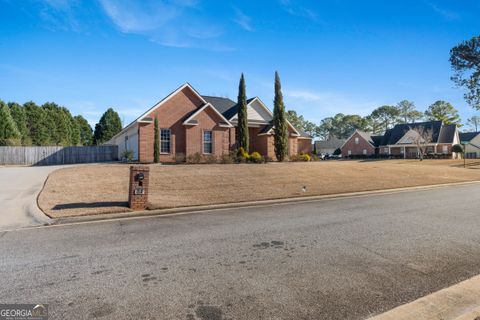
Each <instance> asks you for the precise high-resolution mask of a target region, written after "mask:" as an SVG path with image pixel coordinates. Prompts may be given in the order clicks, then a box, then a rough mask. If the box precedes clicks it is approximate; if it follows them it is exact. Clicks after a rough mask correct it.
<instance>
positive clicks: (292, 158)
mask: <svg viewBox="0 0 480 320" xmlns="http://www.w3.org/2000/svg"><path fill="white" fill-rule="evenodd" d="M310 160H311V158H310V156H309V155H308V154H306V153H303V152H300V153H299V154H295V155H292V156H290V161H292V162H299V161H303V162H308V161H310Z"/></svg>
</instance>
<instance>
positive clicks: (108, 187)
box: [38, 160, 480, 217]
mask: <svg viewBox="0 0 480 320" xmlns="http://www.w3.org/2000/svg"><path fill="white" fill-rule="evenodd" d="M150 170H151V171H150V195H149V200H150V206H149V208H150V209H159V208H173V207H182V206H194V205H203V204H218V203H228V202H241V201H250V200H265V199H276V198H287V197H301V196H312V195H327V194H335V193H344V192H354V191H368V190H381V189H388V188H399V187H409V186H421V185H431V184H440V183H448V182H461V181H475V180H476V181H480V160H477V161H473V160H470V162H469V166H468V167H467V169H464V168H463V160H425V161H422V162H420V161H417V160H383V161H321V162H309V163H268V164H214V165H151V166H150ZM128 174H129V165H125V164H109V165H93V166H92V165H88V166H79V167H71V168H65V169H60V170H57V171H55V172H53V173H52V174H51V175H50V177H49V179H48V181H47V183H46V184H45V188H44V189H43V191H42V193H41V194H40V196H39V199H38V202H39V206H40V208H41V209H42V210H43V211H44V212H45V213H47V214H48V215H49V216H51V217H65V216H78V215H90V214H101V213H112V212H127V211H130V210H129V208H128V207H127V203H126V202H127V200H128ZM303 186H306V192H304V191H302V188H303Z"/></svg>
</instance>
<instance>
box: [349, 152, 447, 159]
mask: <svg viewBox="0 0 480 320" xmlns="http://www.w3.org/2000/svg"><path fill="white" fill-rule="evenodd" d="M403 158H404V156H403V154H374V155H351V156H346V157H345V159H403ZM423 158H424V159H450V158H452V154H451V153H450V154H447V153H435V154H434V153H429V154H425V155H424V156H423ZM407 159H411V157H408V156H407Z"/></svg>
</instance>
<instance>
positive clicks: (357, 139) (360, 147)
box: [340, 130, 381, 157]
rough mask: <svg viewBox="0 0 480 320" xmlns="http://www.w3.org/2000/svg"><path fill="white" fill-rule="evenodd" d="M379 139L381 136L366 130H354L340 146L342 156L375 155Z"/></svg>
mask: <svg viewBox="0 0 480 320" xmlns="http://www.w3.org/2000/svg"><path fill="white" fill-rule="evenodd" d="M380 139H381V136H375V135H372V134H370V133H368V132H364V131H361V130H355V131H354V132H353V134H352V135H351V136H350V137H349V138H348V139H347V140H345V142H344V143H343V145H342V146H341V147H340V150H341V151H342V157H353V156H372V155H375V153H376V148H377V145H378V142H379V140H380Z"/></svg>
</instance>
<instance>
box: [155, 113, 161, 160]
mask: <svg viewBox="0 0 480 320" xmlns="http://www.w3.org/2000/svg"><path fill="white" fill-rule="evenodd" d="M153 131H154V138H153V162H155V163H159V162H160V130H159V129H158V119H157V117H155V121H154V130H153Z"/></svg>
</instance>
